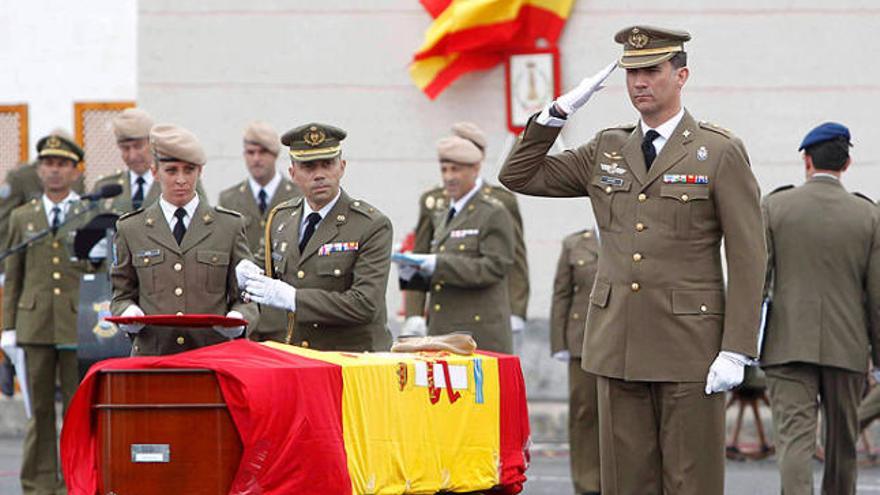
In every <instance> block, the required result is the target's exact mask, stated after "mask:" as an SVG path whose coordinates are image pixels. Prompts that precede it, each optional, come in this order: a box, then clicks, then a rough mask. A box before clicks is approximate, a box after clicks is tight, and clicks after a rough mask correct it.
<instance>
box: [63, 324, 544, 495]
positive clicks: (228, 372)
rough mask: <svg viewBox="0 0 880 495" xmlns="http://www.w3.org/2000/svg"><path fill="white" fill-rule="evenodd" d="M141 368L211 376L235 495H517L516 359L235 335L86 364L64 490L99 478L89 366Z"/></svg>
mask: <svg viewBox="0 0 880 495" xmlns="http://www.w3.org/2000/svg"><path fill="white" fill-rule="evenodd" d="M146 368H166V369H167V368H178V369H179V368H200V369H210V370H213V371H214V372H215V373H216V376H217V379H218V381H219V383H220V389H221V391H222V393H223V397H224V400H225V401H226V404H227V406H228V408H229V412H230V414H231V416H232V420H233V422H234V423H235V426H236V428H237V430H238V432H239V435H240V437H241V442H242V445H243V452H242V459H241V463H240V466H239V468H238V471H237V473H236V476H235V480H234V481H233V484H232V489H231V490H230V493H231V494H253V493H259V494H262V495H271V494H278V495H282V494H285V495H286V494H291V493H296V494H300V495H303V494H315V495H318V494H320V495H334V494H340V495H342V494H345V495H348V494H354V495H360V494H403V493H412V494H433V493H436V492H438V491H449V492H471V491H483V490H487V491H488V490H492V489H494V491H493V492H492V493H499V494H514V493H519V492H520V491H521V490H522V485H523V483H524V482H525V479H526V478H525V469H526V467H527V462H528V451H527V444H528V441H529V426H528V411H527V407H526V399H525V385H524V382H523V377H522V372H521V370H520V366H519V359H518V358H517V357H515V356H507V355H501V354H493V353H489V352H478V353H476V354H474V355H471V356H458V355H454V354H448V353H417V354H401V353H372V354H369V353H366V354H353V353H342V352H320V351H313V350H309V349H304V348H300V347H293V346H287V345H283V344H276V343H265V344H257V343H254V342H249V341H244V340H238V341H233V342H229V343H224V344H220V345H215V346H210V347H205V348H202V349H197V350H194V351H190V352H185V353H182V354H176V355H171V356H161V357H139V358H124V359H113V360H108V361H103V362H101V363H98V364H97V365H95V366H94V367H93V368H92V369H91V370H90V372H89V374H88V375H87V376H86V378H85V379H84V381H83V383H82V385H81V386H80V388H79V390H78V391H77V393H76V395H75V396H74V398H73V401H72V403H71V405H70V410H69V412H68V414H67V417H66V418H65V424H64V430H63V432H62V438H61V456H62V463H63V470H64V476H65V479H66V482H67V485H68V490H69V493H70V494H71V495H78V494H88V495H93V494H94V493H96V490H97V487H98V477H99V476H100V473H98V460H97V452H98V442H99V441H101V439H100V438H97V428H96V421H95V417H94V416H93V414H94V413H93V411H92V405H93V404H95V403H96V401H97V400H98V397H96V395H97V387H96V386H95V384H96V381H97V380H96V374H97V372H98V371H99V370H106V369H146ZM197 434H198V432H194V435H197ZM145 441H149V440H148V439H146V440H145ZM171 455H172V456H173V453H172V454H171Z"/></svg>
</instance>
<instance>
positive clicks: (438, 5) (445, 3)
mask: <svg viewBox="0 0 880 495" xmlns="http://www.w3.org/2000/svg"><path fill="white" fill-rule="evenodd" d="M419 3H421V4H422V6H424V7H425V10H427V11H428V13H429V14H431V17H433V18H434V19H436V18H437V17H438V16H439V15H440V14H442V13H443V11H444V10H446V7H449V4H451V3H452V0H419Z"/></svg>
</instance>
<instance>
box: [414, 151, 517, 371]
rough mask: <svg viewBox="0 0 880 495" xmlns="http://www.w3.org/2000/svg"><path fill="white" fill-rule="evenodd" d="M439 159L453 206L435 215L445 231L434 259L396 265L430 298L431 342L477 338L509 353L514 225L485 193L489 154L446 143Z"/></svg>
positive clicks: (419, 257) (434, 244) (434, 246)
mask: <svg viewBox="0 0 880 495" xmlns="http://www.w3.org/2000/svg"><path fill="white" fill-rule="evenodd" d="M437 152H438V158H439V161H440V172H441V175H442V176H443V183H444V188H445V189H446V193H447V196H448V197H449V204H448V205H447V206H446V207H444V208H442V209H439V208H438V209H435V210H434V211H433V212H432V215H433V216H434V217H435V218H434V219H433V220H432V221H433V223H434V224H435V225H437V226H438V228H437V229H436V230H435V231H434V236H433V239H432V240H431V254H419V253H413V254H408V255H407V256H406V258H397V259H398V261H399V262H400V263H401V270H400V274H401V279H402V280H403V281H404V287H413V288H415V287H418V288H423V289H425V290H427V291H429V293H430V297H429V301H428V334H429V335H443V334H447V333H451V332H455V331H465V332H470V333H471V334H472V335H473V337H474V340H475V341H476V342H477V346H478V347H479V348H480V349H485V350H489V351H496V352H504V353H508V354H509V353H511V352H513V340H512V335H511V329H510V299H509V295H508V283H507V277H508V273H509V272H510V270H511V268H512V266H513V257H514V227H513V221H512V220H511V216H510V213H509V212H508V211H507V209H505V208H504V205H502V204H501V202H500V201H498V200H496V199H494V198H492V197H491V196H489V195H487V194H484V193H483V191H482V190H483V182H482V179H480V164H481V161H482V157H483V155H482V152H481V151H480V149H479V148H477V146H476V145H474V143H473V142H471V141H469V140H467V139H464V138H461V137H458V136H451V137H447V138H443V139H441V140H440V141H439V142H438V143H437ZM408 267H409V268H408ZM412 268H415V269H416V270H417V273H413V272H412Z"/></svg>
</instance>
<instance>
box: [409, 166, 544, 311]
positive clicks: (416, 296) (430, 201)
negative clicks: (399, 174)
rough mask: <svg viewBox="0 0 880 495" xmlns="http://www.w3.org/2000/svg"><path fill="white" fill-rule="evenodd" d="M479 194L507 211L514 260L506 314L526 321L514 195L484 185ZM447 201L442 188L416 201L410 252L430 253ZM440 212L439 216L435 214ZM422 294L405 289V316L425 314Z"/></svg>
mask: <svg viewBox="0 0 880 495" xmlns="http://www.w3.org/2000/svg"><path fill="white" fill-rule="evenodd" d="M481 193H482V194H486V195H488V196H491V197H492V198H495V199H497V200H498V201H500V202H501V204H502V205H504V207H505V208H506V209H507V211H508V212H510V216H511V219H512V220H513V228H514V260H513V267H512V268H511V270H510V273H509V275H508V278H507V290H508V294H509V296H510V313H511V314H512V315H515V316H519V317H521V318H522V319H526V313H527V311H528V307H529V262H528V257H527V252H526V243H525V238H524V235H523V232H524V231H523V221H522V216H521V215H520V213H519V204H518V203H517V201H516V195H515V194H513V193H511V192H510V191H508V190H507V189H505V188H503V187H499V186H491V185H486V184H485V183H484V185H483V189H482V191H481ZM449 207H450V202H449V198H448V197H447V196H446V191H445V190H444V189H443V187H435V188H434V189H431V190H429V191H426V192H425V193H424V194H422V196H421V198H419V220H418V223H417V224H416V237H415V246H414V247H413V252H414V253H430V252H431V241H432V240H433V239H434V233H435V232H436V231H438V230H440V229H441V228H443V222H445V221H446V214H447V212H448V210H449ZM438 212H441V213H442V214H438ZM425 300H426V297H425V294H424V293H422V292H420V291H416V290H406V316H407V317H410V316H422V315H424V314H425Z"/></svg>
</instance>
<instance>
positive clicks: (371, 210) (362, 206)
mask: <svg viewBox="0 0 880 495" xmlns="http://www.w3.org/2000/svg"><path fill="white" fill-rule="evenodd" d="M349 207H350V208H351V209H352V211H356V212H358V213H361V214H363V215H365V216H367V217H370V218H372V217H373V216H375V215H376V211H377V210H376V208H375V207H374V206H373V205H371V204H369V203H367V202H366V201H363V200H360V199H355V200H353V201H352V202H351V204H350V206H349Z"/></svg>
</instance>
